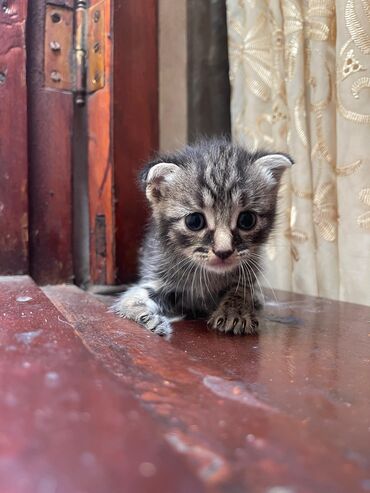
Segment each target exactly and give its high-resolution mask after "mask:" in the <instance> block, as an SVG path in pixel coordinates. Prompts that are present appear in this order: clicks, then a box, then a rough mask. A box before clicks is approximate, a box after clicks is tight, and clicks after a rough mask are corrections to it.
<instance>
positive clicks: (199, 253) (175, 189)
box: [146, 144, 291, 274]
mask: <svg viewBox="0 0 370 493" xmlns="http://www.w3.org/2000/svg"><path fill="white" fill-rule="evenodd" d="M290 165H291V161H290V160H289V159H288V158H287V157H285V156H282V155H270V156H263V157H258V156H257V157H255V156H251V155H250V154H248V153H247V152H246V151H244V150H242V149H240V148H237V147H235V146H232V145H231V144H228V145H223V146H220V145H218V146H215V145H214V144H213V145H210V146H209V147H207V146H206V145H203V146H202V147H201V148H197V147H195V148H188V149H187V150H186V151H184V153H183V154H181V155H175V156H173V158H172V159H171V160H169V159H168V157H167V158H166V162H161V163H157V164H155V165H153V166H152V167H151V168H150V169H149V172H148V174H147V176H146V194H147V197H148V199H149V200H150V202H151V205H152V208H153V215H154V218H155V220H156V223H157V226H158V228H159V231H160V235H161V238H162V239H163V240H164V241H163V243H164V244H165V245H166V247H167V248H168V250H169V252H173V251H176V252H177V253H178V254H179V255H181V256H182V257H185V258H186V259H188V260H189V261H191V262H192V263H196V264H199V265H200V266H202V267H204V268H205V269H207V270H209V271H212V272H217V273H219V274H224V273H226V272H230V271H232V270H234V269H236V268H238V266H239V265H240V264H241V263H243V262H244V261H247V260H248V261H249V262H253V260H255V261H256V263H258V258H257V256H258V251H259V248H260V247H261V245H262V244H263V243H265V242H266V240H267V238H268V236H269V233H270V232H271V229H272V227H273V223H274V219H275V210H276V196H277V189H278V183H279V179H280V176H281V174H282V171H283V170H284V169H285V168H286V167H287V166H290ZM185 263H186V261H185Z"/></svg>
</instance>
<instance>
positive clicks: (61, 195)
mask: <svg viewBox="0 0 370 493" xmlns="http://www.w3.org/2000/svg"><path fill="white" fill-rule="evenodd" d="M96 36H98V37H96ZM99 36H100V37H99ZM97 40H98V42H97ZM81 50H82V51H81ZM83 50H85V51H83ZM83 53H85V57H86V71H84V70H83V67H84V66H85V65H84V63H83V62H82V63H80V62H81V59H80V58H79V57H81V56H83ZM157 60H158V49H157V2H156V0H125V1H118V0H115V1H114V0H90V1H89V2H87V1H77V0H57V1H48V0H32V2H31V1H28V2H27V0H19V1H16V0H8V1H6V2H4V1H3V2H2V9H1V11H0V105H1V110H0V111H1V114H2V115H3V118H2V119H0V139H1V141H0V143H1V145H0V231H2V232H5V233H4V234H2V235H0V274H20V273H30V274H31V275H32V277H33V278H34V279H35V280H36V281H37V282H38V283H39V284H48V283H51V284H55V283H60V282H73V281H74V282H76V283H77V284H79V285H83V286H86V285H91V284H113V283H114V282H115V281H116V280H117V279H118V280H119V281H120V282H127V281H131V280H132V279H133V278H134V276H135V271H136V256H137V250H138V245H139V243H140V234H141V233H140V232H141V231H142V230H143V223H144V222H145V213H144V203H143V201H142V199H141V196H140V195H139V193H138V190H137V186H136V174H137V169H138V168H139V167H140V166H141V165H142V163H143V161H145V160H146V159H148V157H149V156H150V155H151V154H152V153H153V152H154V151H156V149H157V148H158V74H157V71H158V68H157V67H158V63H157ZM94 84H95V86H94Z"/></svg>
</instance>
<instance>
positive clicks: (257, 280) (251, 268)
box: [248, 265, 265, 309]
mask: <svg viewBox="0 0 370 493" xmlns="http://www.w3.org/2000/svg"><path fill="white" fill-rule="evenodd" d="M248 267H249V268H250V270H251V272H252V274H253V276H254V278H255V280H256V283H257V286H258V289H259V290H260V293H261V296H262V299H263V301H265V295H264V293H263V291H262V286H261V283H260V282H259V279H258V276H257V274H256V273H255V271H254V270H253V267H252V265H248ZM254 293H255V291H254V289H253V298H254ZM253 309H255V305H254V299H253Z"/></svg>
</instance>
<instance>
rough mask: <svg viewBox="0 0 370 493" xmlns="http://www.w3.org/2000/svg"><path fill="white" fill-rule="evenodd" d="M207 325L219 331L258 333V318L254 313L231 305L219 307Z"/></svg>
mask: <svg viewBox="0 0 370 493" xmlns="http://www.w3.org/2000/svg"><path fill="white" fill-rule="evenodd" d="M208 325H209V326H210V327H211V328H212V329H215V330H218V331H220V332H225V333H232V334H235V335H242V334H257V333H258V320H257V318H256V316H255V314H254V313H250V312H248V311H247V310H237V309H236V308H232V307H223V306H221V307H219V308H218V309H217V310H216V311H215V312H214V313H213V315H212V316H211V318H210V319H209V321H208Z"/></svg>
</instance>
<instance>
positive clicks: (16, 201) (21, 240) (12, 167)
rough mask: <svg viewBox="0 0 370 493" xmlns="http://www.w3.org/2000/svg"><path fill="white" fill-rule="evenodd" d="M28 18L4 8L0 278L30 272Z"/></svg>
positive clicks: (19, 7)
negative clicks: (0, 275)
mask: <svg viewBox="0 0 370 493" xmlns="http://www.w3.org/2000/svg"><path fill="white" fill-rule="evenodd" d="M26 12H27V1H23V2H16V1H13V0H10V1H8V2H6V4H5V3H4V2H3V3H2V4H1V8H0V115H1V118H0V231H1V233H0V274H21V273H27V272H28V200H27V166H28V163H27V89H26V50H25V23H26Z"/></svg>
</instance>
